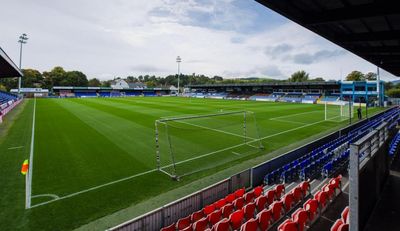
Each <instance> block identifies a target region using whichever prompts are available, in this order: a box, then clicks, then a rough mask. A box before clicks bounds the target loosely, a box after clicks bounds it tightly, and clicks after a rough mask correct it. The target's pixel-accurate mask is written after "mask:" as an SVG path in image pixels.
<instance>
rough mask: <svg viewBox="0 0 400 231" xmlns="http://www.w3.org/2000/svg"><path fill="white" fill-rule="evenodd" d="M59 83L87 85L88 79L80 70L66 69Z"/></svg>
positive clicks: (75, 85)
mask: <svg viewBox="0 0 400 231" xmlns="http://www.w3.org/2000/svg"><path fill="white" fill-rule="evenodd" d="M60 84H61V86H74V87H87V86H88V80H87V78H86V75H85V74H83V73H82V72H80V71H68V72H66V74H65V77H64V79H63V80H62V81H61V83H60Z"/></svg>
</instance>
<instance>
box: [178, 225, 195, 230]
mask: <svg viewBox="0 0 400 231" xmlns="http://www.w3.org/2000/svg"><path fill="white" fill-rule="evenodd" d="M179 231H193V226H192V225H189V226H188V227H186V228H184V229H180V230H179Z"/></svg>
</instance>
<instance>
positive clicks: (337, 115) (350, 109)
mask: <svg viewBox="0 0 400 231" xmlns="http://www.w3.org/2000/svg"><path fill="white" fill-rule="evenodd" d="M353 116H354V106H353V102H348V101H335V102H325V120H330V121H338V122H340V121H343V120H348V119H349V118H353Z"/></svg>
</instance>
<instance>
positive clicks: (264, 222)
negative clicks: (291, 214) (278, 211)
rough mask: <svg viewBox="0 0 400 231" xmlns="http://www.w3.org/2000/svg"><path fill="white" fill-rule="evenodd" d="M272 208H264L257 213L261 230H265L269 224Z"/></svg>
mask: <svg viewBox="0 0 400 231" xmlns="http://www.w3.org/2000/svg"><path fill="white" fill-rule="evenodd" d="M271 218H272V210H271V209H264V210H262V211H261V212H259V213H258V214H257V220H258V224H259V225H260V229H261V231H265V230H267V229H268V228H269V226H270V224H271Z"/></svg>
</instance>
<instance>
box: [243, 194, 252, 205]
mask: <svg viewBox="0 0 400 231" xmlns="http://www.w3.org/2000/svg"><path fill="white" fill-rule="evenodd" d="M243 197H244V200H245V202H246V204H247V203H250V202H252V201H253V199H254V193H253V192H248V193H246V194H244V196H243Z"/></svg>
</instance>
